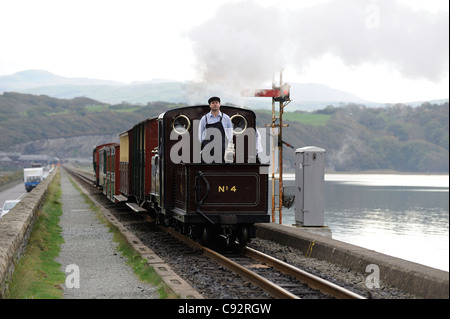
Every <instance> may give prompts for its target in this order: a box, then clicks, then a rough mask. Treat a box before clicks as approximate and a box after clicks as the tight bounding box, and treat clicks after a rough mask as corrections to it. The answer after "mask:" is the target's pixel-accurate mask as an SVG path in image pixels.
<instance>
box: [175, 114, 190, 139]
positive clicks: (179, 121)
mask: <svg viewBox="0 0 450 319" xmlns="http://www.w3.org/2000/svg"><path fill="white" fill-rule="evenodd" d="M190 127H191V120H190V119H189V118H188V117H187V116H186V115H183V114H179V115H177V116H176V117H175V118H174V119H173V121H172V128H173V130H174V131H175V132H176V133H177V134H180V135H182V134H184V133H186V132H187V131H189V128H190Z"/></svg>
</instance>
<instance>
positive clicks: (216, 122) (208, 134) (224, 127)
mask: <svg viewBox="0 0 450 319" xmlns="http://www.w3.org/2000/svg"><path fill="white" fill-rule="evenodd" d="M208 104H209V108H210V109H211V111H210V112H209V113H207V114H205V115H204V116H203V117H202V118H201V120H200V124H199V128H198V139H199V141H200V143H201V150H202V153H203V149H204V148H205V146H206V145H208V144H209V143H211V142H212V141H214V137H215V136H216V134H214V133H217V132H220V135H221V137H222V140H221V141H219V142H220V144H214V145H213V148H212V149H211V153H210V156H211V157H212V158H217V159H218V158H219V157H218V156H217V157H216V156H214V150H215V149H219V150H221V152H222V153H221V154H220V161H219V163H222V162H223V160H224V154H225V146H226V145H228V141H233V125H232V123H231V119H230V117H229V116H228V115H227V114H225V113H222V112H221V111H220V98H219V97H217V96H213V97H211V98H209V100H208ZM205 155H206V154H205ZM202 158H204V154H202ZM206 162H210V161H206ZM215 162H217V160H216V161H215Z"/></svg>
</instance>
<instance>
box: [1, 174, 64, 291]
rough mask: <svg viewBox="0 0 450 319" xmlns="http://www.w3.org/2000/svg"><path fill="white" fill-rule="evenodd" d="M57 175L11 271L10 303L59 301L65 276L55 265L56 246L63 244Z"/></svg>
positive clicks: (58, 178) (57, 253)
mask: <svg viewBox="0 0 450 319" xmlns="http://www.w3.org/2000/svg"><path fill="white" fill-rule="evenodd" d="M59 181H60V175H59V172H58V173H57V175H56V176H55V178H54V180H53V182H52V184H51V185H50V186H49V189H48V193H47V195H46V199H45V201H44V204H43V206H42V208H41V210H39V211H38V212H37V214H38V215H37V216H38V217H37V220H36V223H35V225H34V227H33V231H32V233H31V235H30V239H29V241H28V245H27V248H26V250H25V253H24V255H23V256H22V258H21V259H20V260H19V262H18V264H17V265H16V267H15V269H14V273H13V276H12V278H11V281H10V282H9V288H8V293H7V295H8V297H9V298H11V299H57V298H62V296H63V290H62V288H61V285H62V284H63V283H64V280H65V274H64V273H63V272H62V271H60V264H58V263H57V262H55V258H56V257H57V256H58V255H59V251H60V245H61V244H62V243H63V242H64V240H63V238H62V235H61V227H59V217H60V216H61V215H62V207H61V203H60V202H59V198H60V197H61V188H60V183H59Z"/></svg>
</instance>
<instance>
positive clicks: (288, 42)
mask: <svg viewBox="0 0 450 319" xmlns="http://www.w3.org/2000/svg"><path fill="white" fill-rule="evenodd" d="M0 30H1V38H0V75H9V74H13V73H15V72H19V71H23V70H28V69H41V70H46V71H49V72H52V73H54V74H57V75H61V76H66V77H84V78H97V79H105V80H114V81H119V82H124V83H130V82H133V81H148V80H152V79H155V78H164V79H173V80H180V81H200V82H201V81H204V82H208V83H209V84H221V85H228V86H230V89H239V90H240V89H245V88H266V87H269V86H270V84H271V82H272V78H273V75H274V74H276V76H277V79H278V76H279V75H278V74H279V71H280V70H281V69H283V70H284V72H283V79H284V80H285V81H286V82H301V83H308V82H313V83H321V84H325V85H328V86H330V87H332V88H335V89H339V90H345V91H348V92H350V93H353V94H356V95H358V96H360V97H361V98H364V99H366V100H370V101H375V102H391V103H393V102H408V101H416V100H429V99H441V98H448V97H449V89H448V87H449V3H448V1H447V0H414V1H412V0H404V1H395V0H308V1H306V0H304V1H301V0H259V1H256V0H255V1H232V0H228V1H226V0H189V1H185V0H158V1H154V0H39V1H36V0H0Z"/></svg>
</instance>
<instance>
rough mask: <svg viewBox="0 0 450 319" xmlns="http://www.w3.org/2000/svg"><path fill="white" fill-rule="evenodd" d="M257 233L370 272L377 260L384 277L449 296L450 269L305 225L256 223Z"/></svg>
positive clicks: (426, 293) (419, 291)
mask: <svg viewBox="0 0 450 319" xmlns="http://www.w3.org/2000/svg"><path fill="white" fill-rule="evenodd" d="M256 236H257V237H258V238H261V239H267V240H271V241H274V242H277V243H279V244H282V245H286V246H290V247H293V248H296V249H299V250H301V251H302V252H303V254H304V255H305V256H307V257H312V258H317V259H320V260H326V261H328V262H331V263H334V264H337V265H340V266H343V267H347V268H350V269H353V270H355V271H358V272H361V273H366V267H367V266H368V265H370V264H375V265H377V266H378V267H379V269H380V280H381V281H383V282H386V283H389V284H391V285H393V286H395V287H397V288H400V289H402V290H405V291H407V292H410V293H412V294H415V295H417V296H419V297H422V298H433V299H434V298H445V299H448V298H449V273H448V272H447V271H443V270H439V269H435V268H432V267H428V266H425V265H420V264H417V263H414V262H410V261H407V260H403V259H400V258H396V257H392V256H389V255H385V254H382V253H378V252H376V251H374V250H369V249H366V248H363V247H359V246H355V245H351V244H347V243H344V242H342V241H338V240H334V239H331V238H328V237H324V236H321V235H317V234H313V233H310V232H307V231H305V230H302V229H301V228H298V227H295V226H288V225H280V224H272V223H270V224H256Z"/></svg>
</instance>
